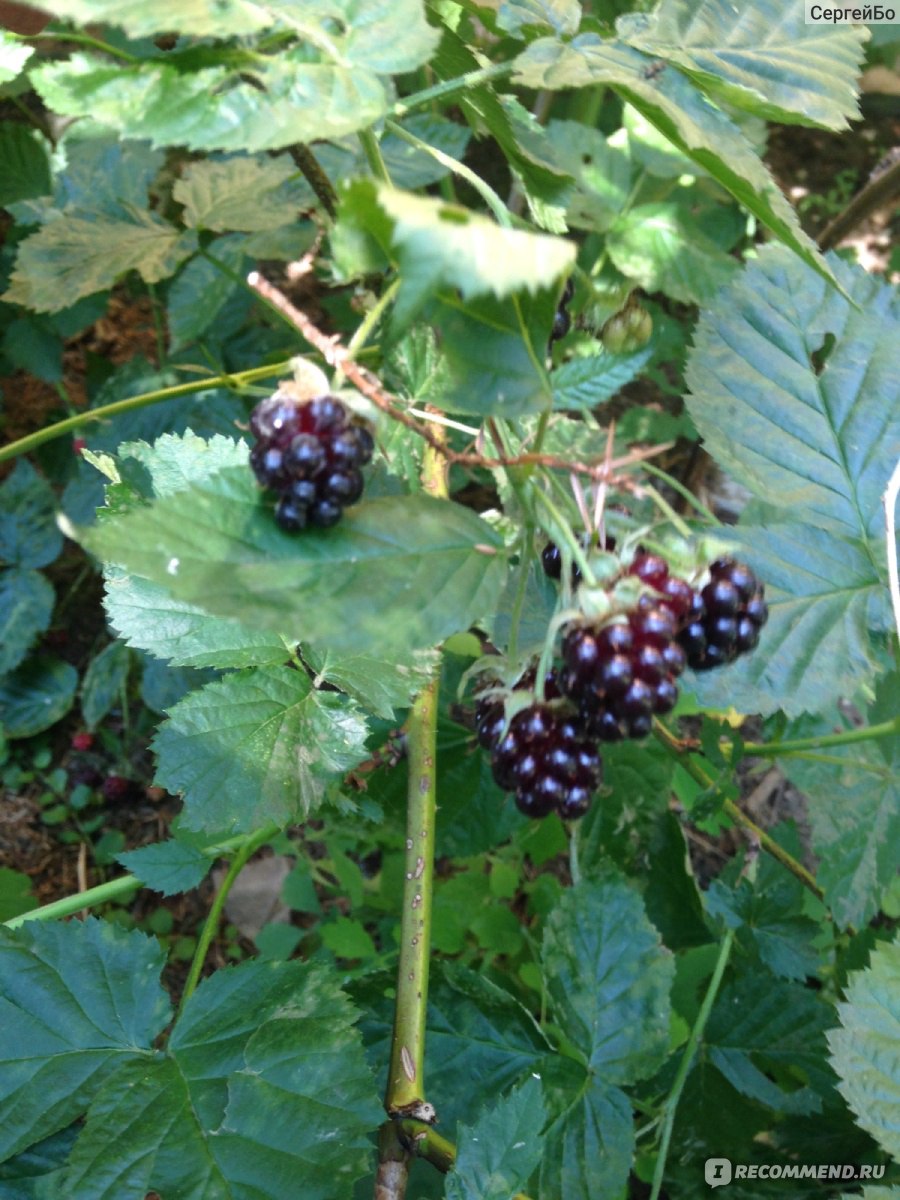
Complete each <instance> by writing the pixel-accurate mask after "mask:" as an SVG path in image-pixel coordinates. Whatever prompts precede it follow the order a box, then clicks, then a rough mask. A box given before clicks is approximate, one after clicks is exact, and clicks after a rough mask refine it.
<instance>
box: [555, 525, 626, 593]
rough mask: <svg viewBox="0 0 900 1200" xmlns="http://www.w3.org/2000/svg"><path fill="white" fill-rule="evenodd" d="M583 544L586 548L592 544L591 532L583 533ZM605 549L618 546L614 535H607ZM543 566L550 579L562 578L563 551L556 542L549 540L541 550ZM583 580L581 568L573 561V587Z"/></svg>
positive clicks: (610, 549)
mask: <svg viewBox="0 0 900 1200" xmlns="http://www.w3.org/2000/svg"><path fill="white" fill-rule="evenodd" d="M581 544H582V546H583V547H584V549H585V550H588V549H589V548H590V545H591V538H590V535H589V534H584V535H582V538H581ZM603 548H604V549H605V550H609V551H613V550H615V548H616V539H615V538H614V537H611V536H609V537H606V538H604V541H603ZM541 566H542V567H543V568H544V574H545V575H546V576H548V578H550V579H561V578H562V551H561V550H560V548H559V546H557V544H556V542H548V543H547V545H546V546H545V547H544V548H543V550H542V551H541ZM580 582H581V569H580V568H579V567H578V566H577V565H576V564H575V563H572V587H575V586H576V585H577V584H579V583H580Z"/></svg>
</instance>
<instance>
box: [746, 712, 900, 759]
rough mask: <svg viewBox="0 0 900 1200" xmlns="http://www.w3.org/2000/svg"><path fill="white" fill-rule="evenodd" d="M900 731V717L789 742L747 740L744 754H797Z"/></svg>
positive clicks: (755, 755) (864, 740) (761, 755)
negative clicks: (802, 751)
mask: <svg viewBox="0 0 900 1200" xmlns="http://www.w3.org/2000/svg"><path fill="white" fill-rule="evenodd" d="M895 733H900V717H894V718H893V720H891V721H882V722H881V723H880V724H878V725H863V726H861V727H860V728H859V729H846V730H844V731H843V733H822V734H819V735H818V736H817V737H808V738H795V739H794V740H793V741H788V742H745V743H744V754H747V755H751V756H752V757H753V758H781V757H782V756H785V757H786V756H788V755H791V754H796V753H797V752H798V751H800V750H825V749H826V748H827V747H829V746H851V745H853V743H854V742H868V741H872V740H873V739H874V738H882V737H891V735H892V734H895Z"/></svg>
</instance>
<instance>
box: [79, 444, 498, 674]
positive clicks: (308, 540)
mask: <svg viewBox="0 0 900 1200" xmlns="http://www.w3.org/2000/svg"><path fill="white" fill-rule="evenodd" d="M81 536H82V537H83V539H84V541H85V543H86V544H87V545H89V547H90V548H91V550H92V551H93V552H95V553H98V554H99V555H100V556H101V557H103V558H105V559H106V560H107V561H111V562H118V563H121V564H122V565H123V566H125V567H127V568H128V569H129V570H132V571H134V572H135V573H136V574H138V575H141V576H142V577H144V578H150V579H152V580H153V581H154V582H156V583H159V584H164V585H166V586H167V587H168V588H169V590H170V591H171V592H172V594H173V595H175V596H176V597H178V598H179V599H183V600H187V601H189V602H191V603H196V604H201V605H202V606H203V608H204V609H206V610H207V611H209V612H212V613H214V614H216V615H220V616H231V617H234V618H237V619H239V620H241V619H243V620H244V621H246V622H247V623H248V624H253V625H256V626H257V627H260V628H263V629H269V630H274V631H276V632H282V631H287V632H288V633H289V634H290V636H291V637H292V638H294V639H295V640H296V641H307V640H308V641H310V642H313V643H315V644H317V645H320V646H327V647H328V648H329V649H333V650H335V651H340V652H345V653H354V652H355V653H371V651H372V650H373V649H374V648H375V647H378V652H379V653H380V652H382V651H383V650H389V651H391V652H394V651H397V650H400V649H403V648H410V649H411V648H414V647H425V646H432V645H435V644H436V643H437V642H439V641H441V640H442V639H443V638H445V637H448V636H449V635H450V634H451V633H455V632H456V631H457V630H459V629H464V628H467V627H468V625H469V624H471V623H472V621H473V620H475V619H476V618H477V617H478V616H480V615H481V614H482V613H483V612H484V611H486V610H488V609H489V608H490V607H491V605H492V603H493V601H494V598H495V597H496V595H497V592H498V591H499V589H500V588H501V587H502V585H503V576H504V574H505V563H504V560H503V558H502V557H501V556H500V555H499V554H489V553H482V552H480V551H479V550H477V549H476V546H478V545H482V546H484V547H485V549H500V542H499V539H498V537H497V535H496V534H495V533H494V532H493V530H492V529H491V528H490V526H489V525H487V523H486V522H484V521H482V520H481V518H480V517H478V516H476V515H475V514H474V513H472V512H470V511H469V510H467V509H464V508H462V507H460V506H459V505H456V504H451V503H449V502H446V501H438V500H434V499H432V498H431V497H427V496H404V497H385V498H383V499H378V500H372V501H369V502H365V501H364V502H363V503H361V504H358V505H356V506H354V507H353V508H351V509H348V510H347V511H346V513H345V514H344V517H343V519H342V521H341V522H340V524H338V525H336V526H335V527H334V528H332V529H328V530H324V531H316V532H313V533H308V534H306V535H304V536H303V537H292V536H290V535H288V534H285V533H282V532H281V531H280V530H279V529H278V527H277V526H276V524H275V522H274V520H273V519H272V514H271V510H270V509H269V508H268V507H267V505H266V504H265V503H264V502H263V500H262V499H261V496H260V493H259V489H258V488H257V486H256V484H255V483H254V481H253V479H252V477H251V474H250V472H249V471H248V470H246V469H245V468H238V467H227V468H225V469H224V470H222V471H220V472H219V473H218V474H217V475H215V476H213V477H212V478H210V479H208V480H205V481H202V482H200V483H198V484H196V485H195V486H194V487H192V488H190V489H188V490H187V491H184V492H179V493H178V494H177V495H172V496H166V497H163V498H162V499H160V500H158V501H157V502H156V503H155V504H154V505H152V506H151V507H148V508H143V509H140V510H138V511H135V512H131V513H127V514H125V515H124V516H122V517H119V518H116V519H115V520H107V521H104V522H102V523H101V524H100V525H99V526H97V527H94V528H93V529H89V530H84V531H82V535H81Z"/></svg>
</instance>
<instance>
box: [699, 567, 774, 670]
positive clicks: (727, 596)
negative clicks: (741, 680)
mask: <svg viewBox="0 0 900 1200" xmlns="http://www.w3.org/2000/svg"><path fill="white" fill-rule="evenodd" d="M709 576H710V578H709V583H707V584H706V586H705V587H704V588H702V589H701V591H700V592H699V593H698V598H699V611H695V612H693V613H692V614H691V618H690V620H689V621H688V622H687V623H686V624H685V626H684V627H683V629H682V630H681V632H680V633H679V635H678V641H679V643H680V644H681V646H682V648H683V649H684V651H685V654H686V656H687V662H688V665H689V666H691V667H693V669H694V670H695V671H711V670H712V669H713V667H721V666H724V665H725V664H726V663H730V662H733V661H734V660H735V659H736V658H737V657H738V656H739V655H741V654H747V653H748V652H749V651H750V650H752V649H753V647H754V646H755V645H756V643H757V642H758V641H759V632H760V630H761V629H762V627H763V625H765V623H766V621H767V620H768V619H769V608H768V605H767V604H766V600H765V588H764V587H763V585H762V584H761V583H760V582H759V580H758V579H757V578H756V576H755V575H754V573H753V572H752V571H751V570H750V568H749V567H748V566H747V565H746V563H742V562H738V560H737V559H734V558H718V559H716V561H715V562H714V563H711V564H710V568H709Z"/></svg>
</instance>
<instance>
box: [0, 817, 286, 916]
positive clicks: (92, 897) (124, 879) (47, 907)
mask: <svg viewBox="0 0 900 1200" xmlns="http://www.w3.org/2000/svg"><path fill="white" fill-rule="evenodd" d="M278 830H279V826H278V825H267V826H266V827H265V829H261V830H259V831H258V832H257V833H252V834H243V833H242V834H239V835H238V836H236V837H233V838H229V839H228V840H227V841H224V842H216V843H215V845H213V846H206V847H204V848H203V850H202V851H201V853H202V854H205V855H206V856H207V857H208V858H219V857H221V856H224V855H226V854H232V853H234V851H235V850H240V849H241V847H242V846H243V845H244V844H245V843H246V842H247V841H248V840H249V839H251V838H252V839H254V840H256V839H260V840H259V842H258V845H260V846H262V845H265V843H266V842H267V841H269V840H271V839H272V838H273V837H275V835H276V834H277V833H278ZM143 886H144V881H143V880H142V879H141V878H140V877H139V876H137V875H131V874H128V875H119V876H118V878H116V879H109V880H107V882H106V883H98V884H97V886H96V887H92V888H88V889H87V891H84V892H78V893H77V894H76V895H73V896H63V897H62V898H61V899H60V900H52V901H51V902H50V903H49V904H43V905H41V907H40V908H33V909H31V911H30V912H26V913H20V914H19V916H17V917H10V919H9V920H8V921H4V922H3V928H5V929H18V928H19V926H20V925H24V924H25V922H26V921H52V920H54V919H55V918H57V917H71V916H72V914H73V913H76V912H81V911H82V909H85V908H97V907H99V906H100V905H101V904H108V903H109V902H110V901H111V900H118V899H120V898H121V897H122V896H127V895H128V893H129V892H132V891H134V890H135V889H136V888H140V887H143Z"/></svg>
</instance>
